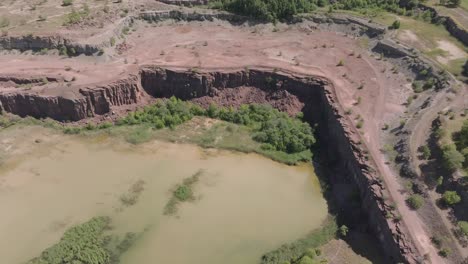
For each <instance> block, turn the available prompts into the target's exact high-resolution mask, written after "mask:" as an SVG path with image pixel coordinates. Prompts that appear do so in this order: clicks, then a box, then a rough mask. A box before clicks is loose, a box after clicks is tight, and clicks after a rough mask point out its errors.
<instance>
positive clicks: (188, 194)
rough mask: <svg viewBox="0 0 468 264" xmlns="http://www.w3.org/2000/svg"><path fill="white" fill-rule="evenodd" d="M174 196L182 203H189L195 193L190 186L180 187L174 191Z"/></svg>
mask: <svg viewBox="0 0 468 264" xmlns="http://www.w3.org/2000/svg"><path fill="white" fill-rule="evenodd" d="M174 196H175V197H176V198H177V199H178V200H180V201H187V200H189V199H191V198H192V197H193V192H192V189H191V188H190V187H189V186H187V185H180V186H179V187H177V189H176V190H175V191H174Z"/></svg>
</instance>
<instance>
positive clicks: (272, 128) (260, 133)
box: [117, 97, 315, 154]
mask: <svg viewBox="0 0 468 264" xmlns="http://www.w3.org/2000/svg"><path fill="white" fill-rule="evenodd" d="M194 116H207V117H210V118H216V119H220V120H224V121H227V122H231V123H235V124H239V125H244V126H247V127H249V128H250V129H251V130H252V138H253V140H255V141H257V142H260V143H262V149H264V150H274V151H282V152H286V153H289V154H292V153H299V152H303V151H306V150H309V149H310V147H311V146H312V145H313V144H314V143H315V138H314V136H313V130H312V128H311V127H310V125H309V124H308V123H306V122H303V121H302V120H300V119H299V118H294V117H290V116H288V115H287V114H286V113H282V112H280V111H278V110H276V109H274V108H273V107H271V106H269V105H259V104H250V105H242V106H240V107H239V108H238V109H234V108H232V107H231V108H226V107H218V106H216V105H214V104H212V105H210V106H209V107H208V108H207V109H203V108H201V107H200V106H197V105H195V104H192V103H190V102H185V101H182V100H180V99H177V98H175V97H171V98H170V99H169V100H159V101H158V102H157V103H155V104H154V105H151V106H147V107H144V108H143V109H142V110H139V111H135V112H132V113H130V114H128V116H126V117H125V118H122V119H121V120H119V122H117V124H118V125H136V124H146V125H150V126H152V127H154V128H155V129H160V128H164V127H169V128H173V127H175V126H177V125H180V124H182V123H184V122H185V121H188V120H190V119H192V118H193V117H194Z"/></svg>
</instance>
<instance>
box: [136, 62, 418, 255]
mask: <svg viewBox="0 0 468 264" xmlns="http://www.w3.org/2000/svg"><path fill="white" fill-rule="evenodd" d="M140 76H141V85H142V88H143V89H145V90H146V92H147V93H148V94H150V95H152V96H154V97H170V96H176V97H179V98H182V99H185V100H194V99H195V100H196V98H203V97H206V96H212V97H216V96H217V94H219V93H220V91H223V90H227V89H236V87H256V88H258V89H261V90H262V91H265V92H266V94H267V95H268V94H272V93H277V92H278V91H284V92H285V93H287V94H291V95H294V96H296V97H297V98H298V99H299V101H301V103H302V104H303V111H304V116H305V118H307V119H308V120H311V121H312V122H313V123H318V135H319V138H320V142H321V145H322V147H323V148H324V150H325V152H326V153H325V154H326V155H327V156H328V160H329V162H331V165H332V166H334V167H337V168H338V167H339V168H340V170H339V171H341V172H342V175H340V176H335V177H347V178H348V179H350V180H352V181H353V182H354V183H355V184H356V185H357V187H358V189H359V191H360V196H361V200H362V209H363V211H364V212H365V213H366V214H367V217H368V227H369V228H370V229H371V230H372V231H373V232H374V234H375V235H376V237H377V238H378V239H379V241H380V242H381V245H382V248H383V250H384V251H385V253H386V254H387V256H388V258H389V259H391V261H392V263H397V262H405V263H417V260H418V259H419V255H418V253H417V252H416V251H415V249H414V244H413V242H412V241H411V240H410V239H409V238H408V237H407V236H406V235H405V233H407V232H405V228H406V227H405V226H404V225H403V223H401V222H394V221H393V220H392V219H390V218H387V217H386V216H388V214H393V213H394V212H393V211H392V209H391V208H392V205H391V201H390V199H388V197H386V195H385V186H384V184H383V182H382V181H381V180H380V177H379V173H378V172H377V171H376V170H375V169H374V168H375V166H374V165H373V162H372V160H371V158H369V157H368V156H367V155H366V153H367V152H366V150H365V147H364V146H363V144H361V143H360V136H359V133H358V132H356V130H355V129H354V127H353V125H352V124H351V122H350V120H348V118H347V117H346V115H345V114H344V111H343V109H342V108H341V106H340V105H339V104H338V102H337V101H336V99H335V95H334V88H333V86H332V84H331V83H330V82H329V81H328V80H327V79H325V78H321V77H307V76H296V75H293V74H289V73H283V72H282V73H279V72H273V71H269V70H257V69H250V70H239V71H229V72H219V71H218V72H203V73H198V72H193V71H192V72H190V71H178V70H169V69H162V68H157V67H146V68H142V70H141V72H140Z"/></svg>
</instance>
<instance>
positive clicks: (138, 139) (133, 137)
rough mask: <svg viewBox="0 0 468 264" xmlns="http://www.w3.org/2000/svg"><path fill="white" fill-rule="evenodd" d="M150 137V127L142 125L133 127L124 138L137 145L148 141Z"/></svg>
mask: <svg viewBox="0 0 468 264" xmlns="http://www.w3.org/2000/svg"><path fill="white" fill-rule="evenodd" d="M151 138H152V133H151V128H149V127H146V126H142V127H139V128H137V129H133V130H131V131H130V133H129V134H127V135H126V136H125V140H126V141H127V142H128V143H131V144H134V145H137V144H141V143H144V142H148V141H150V140H151Z"/></svg>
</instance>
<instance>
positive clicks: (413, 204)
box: [406, 194, 424, 210]
mask: <svg viewBox="0 0 468 264" xmlns="http://www.w3.org/2000/svg"><path fill="white" fill-rule="evenodd" d="M406 202H407V203H408V206H409V207H410V208H411V209H413V210H418V209H419V208H421V207H422V206H423V204H424V198H423V197H422V196H421V195H419V194H413V195H411V196H410V197H409V198H408V199H407V200H406Z"/></svg>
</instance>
